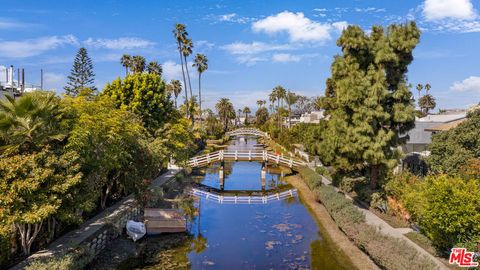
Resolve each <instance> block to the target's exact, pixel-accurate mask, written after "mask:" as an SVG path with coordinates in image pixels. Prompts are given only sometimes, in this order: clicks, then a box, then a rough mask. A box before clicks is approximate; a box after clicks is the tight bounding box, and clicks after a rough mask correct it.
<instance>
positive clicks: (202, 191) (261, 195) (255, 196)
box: [189, 183, 297, 204]
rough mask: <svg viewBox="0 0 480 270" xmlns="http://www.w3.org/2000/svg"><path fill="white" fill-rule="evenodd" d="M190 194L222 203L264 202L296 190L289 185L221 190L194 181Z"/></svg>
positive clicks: (288, 194)
mask: <svg viewBox="0 0 480 270" xmlns="http://www.w3.org/2000/svg"><path fill="white" fill-rule="evenodd" d="M189 193H190V194H192V195H194V196H196V197H199V198H203V199H206V200H209V201H214V202H218V203H222V204H224V203H225V204H226V203H233V204H266V203H269V202H272V201H279V200H282V199H286V198H291V197H294V196H295V195H297V190H296V189H294V188H292V187H291V186H290V185H283V186H279V187H277V188H275V189H269V190H265V189H263V190H228V191H225V190H222V189H217V188H214V187H210V186H207V185H203V184H200V183H196V184H195V185H194V186H193V187H192V188H191V190H190V191H189Z"/></svg>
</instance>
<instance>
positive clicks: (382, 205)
mask: <svg viewBox="0 0 480 270" xmlns="http://www.w3.org/2000/svg"><path fill="white" fill-rule="evenodd" d="M370 207H372V208H376V209H379V210H380V211H382V212H384V213H385V212H387V202H386V201H385V199H384V197H383V194H381V193H380V192H374V193H373V194H372V196H371V197H370Z"/></svg>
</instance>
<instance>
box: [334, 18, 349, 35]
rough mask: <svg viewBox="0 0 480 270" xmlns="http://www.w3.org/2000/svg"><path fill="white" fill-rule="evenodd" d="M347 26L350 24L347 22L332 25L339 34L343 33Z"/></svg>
mask: <svg viewBox="0 0 480 270" xmlns="http://www.w3.org/2000/svg"><path fill="white" fill-rule="evenodd" d="M347 26H348V23H347V22H346V21H341V22H334V23H332V27H333V28H334V29H335V30H337V31H339V32H342V31H343V30H344V29H345V28H347Z"/></svg>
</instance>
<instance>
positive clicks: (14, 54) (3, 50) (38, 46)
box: [0, 35, 78, 58]
mask: <svg viewBox="0 0 480 270" xmlns="http://www.w3.org/2000/svg"><path fill="white" fill-rule="evenodd" d="M77 44H78V40H77V38H76V37H75V36H73V35H65V36H48V37H41V38H37V39H27V40H22V41H2V42H1V43H0V56H2V57H7V58H25V57H30V56H35V55H39V54H42V53H44V52H46V51H49V50H53V49H56V48H58V47H61V46H64V45H77Z"/></svg>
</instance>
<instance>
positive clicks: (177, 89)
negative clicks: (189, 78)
mask: <svg viewBox="0 0 480 270" xmlns="http://www.w3.org/2000/svg"><path fill="white" fill-rule="evenodd" d="M167 91H168V92H169V93H171V94H173V96H174V97H175V108H177V98H178V96H179V95H180V93H181V92H182V83H181V82H180V81H179V80H171V81H170V83H169V84H168V85H167Z"/></svg>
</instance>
